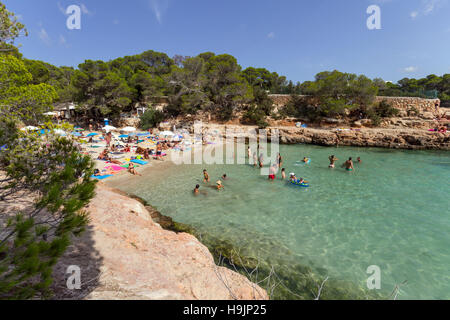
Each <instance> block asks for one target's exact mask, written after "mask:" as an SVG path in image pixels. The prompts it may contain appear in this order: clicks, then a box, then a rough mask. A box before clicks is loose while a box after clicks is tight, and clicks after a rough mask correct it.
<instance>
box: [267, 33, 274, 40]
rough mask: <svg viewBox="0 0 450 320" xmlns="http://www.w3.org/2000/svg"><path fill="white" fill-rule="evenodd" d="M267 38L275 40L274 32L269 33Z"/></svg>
mask: <svg viewBox="0 0 450 320" xmlns="http://www.w3.org/2000/svg"><path fill="white" fill-rule="evenodd" d="M267 38H269V39H273V38H275V32H270V33H269V34H268V35H267Z"/></svg>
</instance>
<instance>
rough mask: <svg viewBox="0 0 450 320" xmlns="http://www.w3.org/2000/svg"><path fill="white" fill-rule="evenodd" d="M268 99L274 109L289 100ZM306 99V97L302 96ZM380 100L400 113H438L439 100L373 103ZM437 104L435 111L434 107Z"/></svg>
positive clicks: (276, 96)
mask: <svg viewBox="0 0 450 320" xmlns="http://www.w3.org/2000/svg"><path fill="white" fill-rule="evenodd" d="M269 97H270V98H271V99H272V100H273V103H274V105H275V107H276V108H279V107H282V106H285V105H286V104H287V103H288V102H289V100H290V95H288V94H271V95H269ZM302 97H305V98H306V97H307V96H302ZM382 100H386V101H388V103H389V104H391V105H392V106H393V107H394V108H397V109H399V110H400V111H404V112H408V110H414V109H415V110H417V111H418V112H419V114H424V113H426V112H428V113H432V114H433V115H435V114H437V111H439V106H440V104H441V101H440V100H439V99H423V98H416V97H376V98H375V102H381V101H382ZM436 103H437V104H438V108H437V109H436V107H435V105H436Z"/></svg>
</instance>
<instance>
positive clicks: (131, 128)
mask: <svg viewBox="0 0 450 320" xmlns="http://www.w3.org/2000/svg"><path fill="white" fill-rule="evenodd" d="M120 131H123V132H135V131H136V128H134V127H125V128H123V129H120Z"/></svg>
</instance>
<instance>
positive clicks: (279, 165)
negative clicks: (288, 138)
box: [277, 153, 283, 168]
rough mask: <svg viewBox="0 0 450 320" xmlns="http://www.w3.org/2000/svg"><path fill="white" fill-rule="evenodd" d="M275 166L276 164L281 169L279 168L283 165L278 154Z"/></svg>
mask: <svg viewBox="0 0 450 320" xmlns="http://www.w3.org/2000/svg"><path fill="white" fill-rule="evenodd" d="M277 164H278V168H281V166H282V165H283V158H282V157H281V154H280V153H278V156H277Z"/></svg>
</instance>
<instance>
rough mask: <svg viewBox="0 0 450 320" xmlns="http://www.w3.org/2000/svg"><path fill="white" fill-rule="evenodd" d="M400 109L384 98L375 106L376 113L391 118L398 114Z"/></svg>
mask: <svg viewBox="0 0 450 320" xmlns="http://www.w3.org/2000/svg"><path fill="white" fill-rule="evenodd" d="M399 112H400V110H398V109H396V108H394V107H392V106H391V105H390V104H389V103H388V102H387V100H382V101H381V102H380V103H379V104H378V105H376V106H375V113H376V114H377V115H379V116H380V117H382V118H390V117H393V116H396V115H398V113H399Z"/></svg>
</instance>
